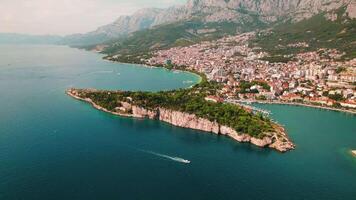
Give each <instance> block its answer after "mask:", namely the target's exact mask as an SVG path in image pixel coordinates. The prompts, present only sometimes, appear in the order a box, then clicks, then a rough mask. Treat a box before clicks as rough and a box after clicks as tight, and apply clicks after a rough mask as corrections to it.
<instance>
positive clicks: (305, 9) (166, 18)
mask: <svg viewBox="0 0 356 200" xmlns="http://www.w3.org/2000/svg"><path fill="white" fill-rule="evenodd" d="M340 8H343V10H344V11H343V12H342V13H338V12H337V11H338V10H339V9H340ZM320 13H322V14H323V15H324V17H325V18H326V19H327V20H330V21H333V20H334V21H335V19H336V18H337V17H338V16H337V15H342V16H343V17H344V18H345V19H349V20H354V19H356V0H188V2H187V3H186V4H185V5H181V6H173V7H169V8H166V9H159V8H146V9H141V10H139V11H137V12H136V13H134V14H133V15H131V16H120V17H119V18H118V19H117V20H115V21H114V22H113V23H110V24H107V25H105V26H102V27H99V28H97V29H96V30H94V31H91V32H88V33H85V34H74V35H69V36H65V37H51V38H48V36H46V37H42V39H43V41H41V40H40V38H36V39H35V41H37V42H40V43H46V42H48V43H56V44H69V45H72V46H82V45H85V46H88V45H89V46H90V45H95V44H101V43H106V44H116V46H117V45H120V44H124V43H126V44H129V43H130V42H127V41H128V40H130V39H128V38H131V39H132V40H137V37H143V36H146V34H148V35H149V34H151V35H152V34H156V33H157V32H159V31H160V29H163V30H165V31H167V30H168V33H167V34H166V36H163V35H164V34H163V35H161V36H162V37H170V36H169V33H170V34H171V33H172V31H170V28H172V30H175V31H177V29H179V31H183V32H182V33H175V34H173V35H176V36H174V38H172V40H171V41H169V43H170V44H171V43H172V42H173V43H184V44H185V43H194V42H196V41H199V40H202V38H203V39H206V38H214V37H219V36H222V35H224V34H233V33H239V32H245V31H251V30H258V29H263V28H268V27H273V26H275V25H276V24H283V23H298V22H300V21H303V20H308V19H310V18H312V17H313V16H315V15H318V14H320ZM182 29H184V30H182ZM3 36H4V35H3V34H2V35H0V42H4V39H1V38H2V37H3ZM5 36H6V37H4V38H7V40H8V41H13V40H15V41H16V39H14V38H16V36H19V35H13V37H10V36H9V34H7V35H5ZM20 36H21V37H22V38H24V36H23V35H20ZM212 36H213V37H212ZM9 38H12V39H11V40H9ZM30 38H31V37H30ZM147 38H148V39H150V38H151V37H150V36H147ZM161 39H163V40H165V38H161ZM5 41H6V39H5ZM29 41H31V39H29ZM147 43H149V42H147ZM152 45H158V47H164V46H169V45H166V44H157V43H156V42H152V44H151V46H149V45H148V46H147V47H148V48H151V47H152Z"/></svg>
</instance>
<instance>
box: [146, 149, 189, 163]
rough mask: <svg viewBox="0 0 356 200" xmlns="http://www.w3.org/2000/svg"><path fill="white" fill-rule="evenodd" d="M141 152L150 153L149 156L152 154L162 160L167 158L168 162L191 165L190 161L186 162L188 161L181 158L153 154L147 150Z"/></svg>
mask: <svg viewBox="0 0 356 200" xmlns="http://www.w3.org/2000/svg"><path fill="white" fill-rule="evenodd" d="M140 151H142V152H145V153H148V154H151V155H155V156H158V157H161V158H166V159H168V160H172V161H175V162H180V163H184V164H189V163H190V160H186V159H184V158H180V157H175V156H169V155H165V154H160V153H156V152H153V151H146V150H140Z"/></svg>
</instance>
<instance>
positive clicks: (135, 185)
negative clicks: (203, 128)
mask: <svg viewBox="0 0 356 200" xmlns="http://www.w3.org/2000/svg"><path fill="white" fill-rule="evenodd" d="M101 57H102V55H100V54H96V53H92V52H87V51H83V50H78V49H73V48H69V47H65V46H0V199H1V200H17V199H25V200H63V199H66V200H71V199H78V200H79V199H80V200H91V199H93V200H98V199H103V200H104V199H105V200H111V199H115V200H117V199H152V200H158V199H162V200H166V199H177V200H178V199H179V200H181V199H204V200H205V199H207V200H208V199H214V200H217V199H222V200H228V199H246V200H253V199H256V200H257V199H259V200H260V199H271V200H272V199H273V200H299V199H306V200H309V199H313V200H327V199H330V200H336V199H340V200H348V199H351V200H353V199H356V158H354V157H352V156H351V155H350V153H349V150H350V149H352V148H353V149H356V116H355V115H351V114H345V113H339V112H334V111H325V110H319V109H313V108H304V107H294V106H282V105H258V106H260V107H263V108H265V109H268V110H271V112H272V113H273V114H272V116H271V117H272V118H273V119H274V120H276V121H278V122H280V123H281V124H283V125H284V126H285V127H286V129H287V131H288V133H289V135H290V137H291V139H292V140H293V141H294V142H295V143H296V145H297V148H296V150H294V151H291V152H288V153H284V154H282V153H278V152H276V151H274V150H269V149H260V148H257V147H255V146H252V145H249V144H241V143H236V142H234V141H233V140H231V139H229V138H226V137H223V136H217V135H213V134H208V133H204V132H200V131H195V130H189V129H183V128H178V127H173V126H171V125H169V124H165V123H162V122H158V121H152V120H138V119H130V118H123V117H118V116H113V115H110V114H107V113H103V112H100V111H98V110H95V109H93V108H92V107H91V106H90V105H88V104H86V103H83V102H79V101H76V100H74V99H72V98H70V97H68V96H66V95H65V94H64V92H65V90H66V89H67V88H69V87H89V88H100V89H124V90H149V91H157V90H168V89H173V88H181V87H189V86H190V85H192V84H193V83H194V82H197V81H198V79H199V78H198V77H197V76H195V75H193V74H188V73H183V72H179V73H173V72H170V71H167V70H164V69H159V68H153V69H151V68H145V67H141V66H137V65H129V64H118V63H111V62H108V61H104V60H102V59H101ZM182 159H185V160H189V161H191V163H189V164H186V163H183V162H180V161H181V160H182Z"/></svg>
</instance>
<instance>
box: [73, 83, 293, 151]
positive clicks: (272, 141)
mask: <svg viewBox="0 0 356 200" xmlns="http://www.w3.org/2000/svg"><path fill="white" fill-rule="evenodd" d="M67 94H68V95H70V96H72V97H74V98H76V99H78V100H82V101H85V102H88V103H90V104H92V105H93V106H94V107H95V108H96V109H99V110H102V111H105V112H109V113H112V114H115V115H120V116H126V117H135V118H149V119H156V120H160V121H164V122H167V123H169V124H172V125H174V126H178V127H183V128H190V129H195V130H201V131H205V132H211V133H214V134H221V135H225V136H228V137H230V138H232V139H234V140H236V141H238V142H249V143H251V144H254V145H256V146H259V147H270V148H273V149H276V150H278V151H280V152H286V151H289V150H291V149H294V147H295V146H294V144H293V143H292V142H291V141H290V140H289V139H288V137H287V135H286V133H285V131H284V129H283V128H282V127H280V126H277V125H275V132H271V133H265V134H264V135H265V136H264V137H263V138H255V137H252V136H250V135H248V134H245V133H238V132H237V131H236V130H235V129H233V128H231V127H228V126H224V125H220V124H218V123H217V122H213V121H210V120H208V119H204V118H201V117H198V116H196V115H194V114H190V113H185V112H180V111H174V110H169V109H165V108H155V109H147V108H143V107H140V106H137V105H132V104H131V103H129V102H120V104H121V107H117V108H115V110H116V111H115V112H113V111H109V110H107V109H105V108H103V107H101V106H99V105H97V104H96V103H95V102H93V101H92V100H91V99H89V98H81V97H80V96H79V94H78V93H77V92H76V91H75V90H68V91H67Z"/></svg>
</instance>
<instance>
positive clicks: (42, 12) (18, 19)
mask: <svg viewBox="0 0 356 200" xmlns="http://www.w3.org/2000/svg"><path fill="white" fill-rule="evenodd" d="M0 1H1V2H0V32H18V33H30V34H62V35H63V34H71V33H80V32H87V31H91V30H94V29H95V28H97V27H98V26H101V25H104V24H107V23H110V22H112V21H113V20H115V19H116V18H117V17H119V16H120V15H129V14H132V13H133V12H134V11H136V10H138V9H140V8H144V7H167V6H171V5H174V4H177V3H182V2H184V1H185V0H158V1H157V0H156V1H154V0H130V1H127V0H0Z"/></svg>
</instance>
